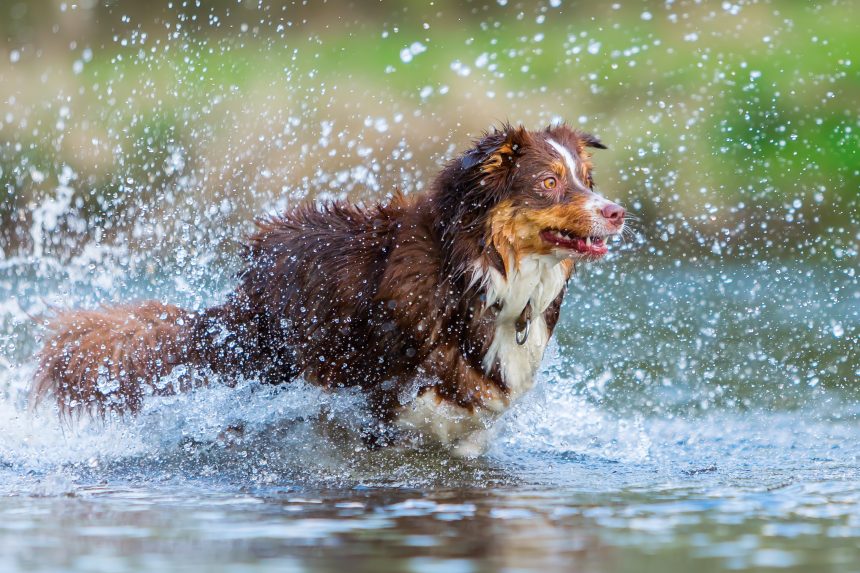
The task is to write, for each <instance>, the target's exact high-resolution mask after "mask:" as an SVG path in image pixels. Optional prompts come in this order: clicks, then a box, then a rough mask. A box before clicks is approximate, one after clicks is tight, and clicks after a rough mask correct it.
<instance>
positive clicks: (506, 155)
mask: <svg viewBox="0 0 860 573" xmlns="http://www.w3.org/2000/svg"><path fill="white" fill-rule="evenodd" d="M530 139H531V138H530V135H529V132H528V130H526V129H525V128H524V127H522V126H519V127H513V126H511V125H503V126H502V127H501V128H497V129H494V130H493V131H492V132H490V133H485V134H484V136H483V137H482V138H481V139H479V140H477V141H476V142H475V145H474V147H472V149H470V150H469V151H467V152H466V153H464V154H463V156H462V157H461V159H460V167H461V169H464V170H468V169H472V168H474V167H477V166H480V171H481V172H482V173H485V174H492V173H496V174H498V173H499V172H500V171H507V170H509V169H512V168H513V167H515V166H516V160H517V158H518V157H519V156H520V155H522V152H523V149H524V148H525V147H526V146H527V145H528V144H529V141H530Z"/></svg>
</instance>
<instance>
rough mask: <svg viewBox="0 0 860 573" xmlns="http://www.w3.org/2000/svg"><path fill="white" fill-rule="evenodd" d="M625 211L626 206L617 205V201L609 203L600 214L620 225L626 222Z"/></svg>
mask: <svg viewBox="0 0 860 573" xmlns="http://www.w3.org/2000/svg"><path fill="white" fill-rule="evenodd" d="M624 213H625V211H624V207H622V206H621V205H616V204H615V203H609V204H607V205H606V206H604V207H603V209H601V210H600V214H601V215H603V216H604V217H606V218H607V219H609V222H610V223H614V224H615V225H620V224H621V223H623V222H624Z"/></svg>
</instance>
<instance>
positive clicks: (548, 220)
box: [488, 195, 593, 274]
mask: <svg viewBox="0 0 860 573" xmlns="http://www.w3.org/2000/svg"><path fill="white" fill-rule="evenodd" d="M587 204H588V197H587V196H585V195H582V196H576V197H574V198H573V199H572V200H571V201H570V202H568V203H559V204H555V205H551V206H550V207H547V208H544V209H532V208H528V207H514V206H513V204H512V203H511V201H502V202H501V203H499V204H498V205H497V206H496V207H494V208H493V210H492V211H491V213H490V218H489V229H488V230H489V234H490V240H491V241H492V243H493V246H494V247H495V248H496V250H497V251H498V252H499V255H501V257H502V262H503V264H504V266H505V273H506V274H508V273H510V271H512V270H514V269H518V268H519V262H520V260H522V258H523V257H525V256H526V255H549V254H551V253H552V251H553V246H552V245H551V244H549V243H547V242H546V241H544V240H543V238H541V236H540V234H541V231H544V230H546V229H561V230H565V231H569V232H572V233H573V234H575V235H577V236H580V237H586V236H588V235H589V234H590V233H591V230H592V227H593V218H592V214H591V213H590V212H589V211H588V209H587ZM511 265H513V266H514V269H511V268H510V266H511Z"/></svg>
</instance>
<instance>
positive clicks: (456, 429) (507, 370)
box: [396, 257, 567, 456]
mask: <svg viewBox="0 0 860 573" xmlns="http://www.w3.org/2000/svg"><path fill="white" fill-rule="evenodd" d="M476 269H477V270H476V271H475V273H476V278H475V280H476V281H481V282H482V284H483V287H484V289H485V291H486V295H487V306H488V307H489V306H491V305H493V304H494V303H496V302H498V303H500V304H501V310H500V311H499V314H498V315H497V317H496V322H495V332H494V334H493V341H492V343H491V344H490V347H489V349H488V351H487V353H486V355H485V356H484V358H483V361H482V363H483V367H484V371H485V372H486V373H489V372H490V371H491V370H492V369H493V368H494V367H495V364H496V363H497V362H498V364H499V366H500V370H501V376H502V380H503V381H504V383H505V386H506V387H507V390H508V391H507V394H505V393H503V392H502V391H499V392H497V393H496V394H495V395H494V396H492V397H490V398H488V399H485V400H484V403H483V404H484V407H482V408H475V409H474V410H472V411H470V410H468V409H466V408H462V407H460V406H457V405H456V404H452V403H451V402H448V401H446V400H443V399H441V398H440V397H439V395H438V394H437V393H436V391H435V390H433V389H430V390H428V391H426V392H424V393H423V394H421V395H420V396H418V397H417V398H415V399H414V400H413V401H412V402H411V403H409V404H407V405H405V406H404V407H403V409H402V410H401V411H400V413H399V415H398V417H397V421H396V424H397V425H398V426H399V427H400V428H403V429H408V430H412V431H418V432H420V433H422V434H424V435H427V436H430V437H433V438H435V439H436V440H438V441H439V442H441V443H443V444H449V445H452V446H453V448H454V451H455V452H457V453H459V454H461V455H467V456H469V455H476V454H479V453H481V452H482V451H483V450H484V448H485V447H486V442H487V440H488V438H489V428H490V426H491V425H492V423H493V422H494V421H495V420H496V419H497V418H498V417H499V416H500V415H501V414H502V412H504V411H505V410H507V409H508V408H509V407H510V405H511V404H512V403H514V402H515V401H517V400H518V399H519V398H520V397H521V396H522V395H523V394H525V393H526V392H528V391H529V390H530V389H531V388H532V386H534V379H535V375H536V374H537V370H538V367H539V366H540V363H541V360H542V358H543V354H544V351H545V350H546V345H547V342H549V329H548V327H547V324H546V321H545V320H544V312H545V311H546V309H547V308H548V307H549V305H550V304H552V302H553V301H554V300H555V299H556V297H558V295H559V293H561V291H562V289H563V288H564V284H565V282H566V279H567V273H566V271H565V269H564V267H563V266H562V265H560V264H559V263H558V259H555V258H551V257H531V258H526V259H524V260H523V261H521V262H520V265H519V268H518V270H517V271H515V272H514V273H512V274H511V276H509V277H507V278H506V277H503V276H502V275H501V273H499V272H498V271H496V270H495V269H490V270H489V271H488V272H486V273H484V272H483V271H481V270H480V267H477V266H476ZM527 304H531V306H532V318H531V325H530V327H529V333H528V337H527V338H526V340H525V342H524V343H523V344H519V343H518V342H517V327H516V322H517V319H518V318H519V317H520V315H521V314H522V312H523V309H524V308H525V307H526V305H527Z"/></svg>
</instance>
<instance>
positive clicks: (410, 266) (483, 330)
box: [33, 126, 602, 421]
mask: <svg viewBox="0 0 860 573" xmlns="http://www.w3.org/2000/svg"><path fill="white" fill-rule="evenodd" d="M548 137H552V138H553V139H555V140H556V141H558V142H561V143H563V144H564V145H567V146H569V148H570V149H576V150H578V152H579V153H580V154H581V157H582V158H583V166H584V167H583V170H584V171H585V173H584V174H583V175H580V178H581V180H582V181H589V182H590V163H589V162H587V158H586V157H585V152H584V149H585V147H586V146H591V147H602V144H600V142H599V141H598V140H597V139H595V138H594V137H593V136H590V135H588V134H582V133H579V132H577V131H574V130H572V129H570V128H568V127H565V126H559V127H554V128H548V129H547V130H543V131H539V132H529V131H527V130H525V129H523V128H513V127H511V126H503V127H502V129H500V130H496V131H494V132H492V133H488V134H485V135H484V136H483V137H482V138H481V139H479V140H478V141H476V142H475V144H474V146H473V147H472V148H471V149H470V150H468V151H467V152H466V153H464V154H463V155H461V156H460V157H458V158H456V159H454V160H452V161H451V162H450V163H448V165H447V166H446V167H445V169H444V170H443V171H442V172H441V173H440V175H439V177H438V178H437V180H436V182H435V184H434V186H433V188H432V190H431V191H430V192H429V193H427V194H420V195H415V196H409V197H403V196H401V195H397V196H395V197H394V199H393V200H391V201H390V202H389V203H387V204H384V205H375V206H371V207H360V206H356V205H353V204H348V203H342V202H337V203H330V204H325V205H313V204H304V205H301V206H298V207H296V208H294V209H292V210H290V211H288V212H287V213H284V214H283V215H281V216H278V217H271V218H268V219H264V220H262V221H260V222H259V223H258V226H257V231H256V232H255V233H254V234H253V235H252V236H251V237H250V240H249V241H248V248H247V255H246V260H247V263H246V268H245V270H244V271H243V272H242V273H241V275H240V281H239V285H238V287H237V288H236V290H235V291H234V292H233V293H232V294H231V295H230V296H229V297H228V298H227V300H226V301H225V302H224V303H223V304H221V305H218V306H215V307H212V308H209V309H206V310H203V311H201V312H187V311H183V310H181V309H179V308H177V307H175V306H170V305H164V304H160V303H157V302H145V303H142V304H139V305H130V306H121V307H115V308H104V309H101V310H95V311H69V312H63V313H60V314H59V316H58V317H57V318H56V320H54V322H53V323H52V324H51V325H50V330H51V334H50V335H49V337H48V338H47V341H46V342H45V345H44V348H43V350H42V352H41V354H40V365H39V369H38V373H37V378H36V380H35V383H34V386H33V395H34V397H35V399H36V400H38V399H40V398H42V397H44V396H46V395H48V394H53V395H54V396H55V397H56V399H57V403H58V406H59V408H60V410H61V411H62V412H66V413H70V412H79V411H96V412H100V413H105V412H107V411H117V412H123V411H131V412H134V411H137V410H138V409H139V408H140V405H141V401H142V399H143V397H144V395H145V394H147V393H149V392H151V393H154V394H165V393H170V392H174V391H177V390H185V389H187V388H189V387H190V386H192V383H191V378H190V377H188V376H185V377H183V378H182V379H180V380H176V381H175V382H176V385H175V386H174V385H169V386H167V387H166V386H165V385H164V379H165V377H166V376H167V375H169V374H170V373H171V371H172V370H173V369H174V368H175V366H176V365H178V364H185V365H188V366H190V367H192V368H197V369H198V370H204V371H211V372H213V373H216V374H220V375H222V377H224V378H226V379H227V380H228V381H229V380H231V379H234V378H235V377H236V376H240V375H241V376H249V377H257V378H259V379H261V380H262V381H264V382H267V383H273V384H279V383H282V382H287V381H289V380H291V379H293V378H295V377H297V376H300V375H301V376H303V377H305V378H306V379H308V380H310V381H313V382H314V383H317V384H320V385H323V386H325V387H329V388H338V387H348V386H358V387H360V388H362V389H363V390H364V391H365V393H366V394H367V395H368V397H369V398H370V401H371V403H372V404H373V405H374V407H375V409H376V413H377V415H378V417H379V419H380V420H382V421H387V420H390V419H391V416H392V415H393V412H394V411H395V410H396V409H397V408H398V407H399V406H400V396H401V395H402V392H403V389H404V388H406V387H407V385H414V384H415V383H416V382H417V383H418V386H419V387H418V388H417V390H418V392H419V393H421V392H424V391H426V390H427V389H428V388H430V387H435V388H436V390H437V392H438V395H439V396H440V398H441V399H443V400H448V401H450V402H452V403H456V404H457V405H459V406H462V407H464V408H467V409H474V408H477V407H481V405H482V404H483V403H484V401H485V400H487V399H489V398H490V397H492V396H497V395H498V394H499V392H502V393H504V392H505V391H506V386H505V382H504V380H503V379H502V377H501V375H500V369H499V365H498V364H495V365H493V366H492V367H491V368H489V369H487V368H486V367H485V365H482V359H483V357H484V356H485V354H486V353H487V350H488V348H489V347H490V344H491V343H492V340H493V336H494V320H495V316H496V314H497V313H498V308H497V307H492V306H491V307H488V306H487V305H485V304H484V293H483V292H482V291H481V287H480V285H479V284H478V285H476V284H474V281H470V276H469V273H470V272H471V271H470V269H472V268H473V265H474V264H475V263H476V262H477V263H478V264H479V265H480V266H482V267H483V268H485V269H487V268H494V269H496V270H498V271H499V272H500V273H502V274H503V275H505V276H506V275H507V274H508V273H510V272H511V270H512V269H511V268H509V265H511V264H513V265H518V264H519V261H520V260H521V258H522V257H523V256H525V255H527V254H546V253H547V252H549V249H550V247H549V246H548V245H547V243H545V242H542V241H541V239H540V237H539V235H540V232H541V231H542V230H544V229H548V228H552V229H564V230H568V231H574V232H576V233H578V234H580V235H582V236H586V235H588V233H589V225H590V223H589V221H590V220H591V218H592V217H593V216H594V214H590V213H586V212H585V205H586V202H587V200H588V199H589V197H591V196H592V194H590V191H588V190H582V189H579V190H577V189H574V188H573V187H571V184H570V183H569V181H568V180H567V178H566V174H565V170H566V169H567V166H566V165H565V164H564V163H563V162H560V161H559V159H558V156H557V154H553V153H552V152H551V150H550V148H549V147H548V145H547V143H546V138H548ZM546 173H554V174H555V175H557V176H558V177H559V178H560V181H561V182H562V183H563V185H562V186H561V188H560V189H558V191H557V192H553V193H545V192H541V191H540V190H538V189H536V187H535V184H536V183H535V182H539V181H540V180H541V177H544V176H545V174H546ZM564 264H565V267H564V269H565V272H566V275H567V276H569V274H570V272H572V270H573V263H572V261H570V260H568V261H564ZM563 295H564V292H563V291H562V293H561V294H559V296H558V297H557V299H556V300H555V301H554V302H553V304H551V305H550V307H549V308H548V309H547V310H546V312H545V320H546V324H547V326H548V328H549V333H550V334H551V332H552V329H553V328H554V326H555V323H556V321H557V319H558V313H559V309H560V306H561V301H562V298H563Z"/></svg>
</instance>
